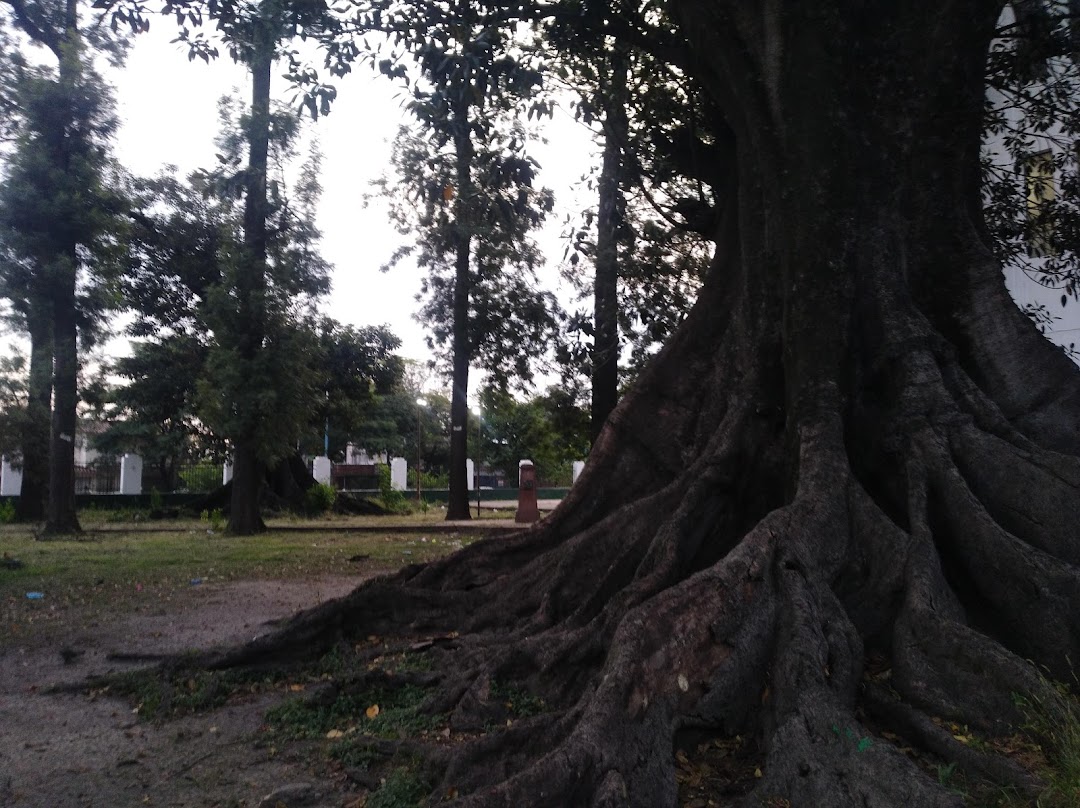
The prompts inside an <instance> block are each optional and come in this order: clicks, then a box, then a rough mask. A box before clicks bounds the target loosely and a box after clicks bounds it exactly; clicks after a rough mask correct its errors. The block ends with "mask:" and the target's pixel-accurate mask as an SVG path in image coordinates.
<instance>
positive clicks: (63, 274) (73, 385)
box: [44, 0, 81, 535]
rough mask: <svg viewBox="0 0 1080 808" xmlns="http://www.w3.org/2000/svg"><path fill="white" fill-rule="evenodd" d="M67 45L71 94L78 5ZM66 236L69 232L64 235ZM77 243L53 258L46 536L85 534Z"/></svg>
mask: <svg viewBox="0 0 1080 808" xmlns="http://www.w3.org/2000/svg"><path fill="white" fill-rule="evenodd" d="M63 14H64V17H63V27H62V29H61V30H62V32H63V33H62V36H61V41H62V43H63V44H62V45H61V46H59V47H57V48H56V49H55V50H54V53H55V55H56V57H57V59H58V60H59V67H58V73H59V83H60V85H61V86H62V87H65V88H71V87H72V86H73V85H74V83H75V81H76V74H77V72H78V71H79V70H80V66H79V63H78V62H77V60H76V55H75V54H74V53H68V52H66V49H68V48H75V47H76V45H77V43H78V41H79V34H78V31H79V16H78V8H77V5H76V3H75V2H74V0H67V2H66V3H65V4H64V7H63ZM71 103H72V102H69V103H68V105H67V108H66V109H63V110H61V111H60V116H59V117H60V123H58V124H57V126H56V128H55V130H53V131H51V132H50V133H49V134H48V136H47V137H48V139H49V142H50V144H51V148H52V149H53V155H51V157H52V165H53V166H54V167H55V168H56V169H57V170H59V171H60V172H62V173H63V174H65V175H66V174H68V173H70V172H71V171H72V169H73V165H72V163H73V160H74V159H75V158H74V156H73V155H72V153H71V148H72V144H71V142H70V139H71V138H72V135H71V134H70V133H69V132H68V128H69V127H71V126H72V125H73V122H74V120H75V113H74V110H73V109H71V106H70V104H71ZM60 232H61V233H63V232H64V231H63V230H61V231H60ZM77 239H78V237H77V236H76V235H75V234H73V233H65V234H64V235H63V236H61V237H60V238H58V239H57V244H56V247H57V248H58V249H57V252H56V253H55V254H53V255H51V256H50V257H49V258H50V259H51V260H50V264H51V266H49V267H48V271H49V272H50V273H51V275H52V277H53V283H52V287H53V288H52V290H51V291H52V348H53V359H52V373H53V376H52V421H51V427H50V434H49V489H48V499H47V502H46V506H45V531H44V532H45V534H47V535H64V534H68V533H78V532H79V531H80V529H81V528H80V526H79V520H78V517H77V516H76V515H75V429H76V425H77V423H78V415H77V413H76V408H77V407H78V405H79V393H78V379H79V328H78V319H77V315H76V309H77V305H76V298H75V289H76V278H77V275H78V269H79V263H80V262H79V254H78V246H79V245H78V240H77Z"/></svg>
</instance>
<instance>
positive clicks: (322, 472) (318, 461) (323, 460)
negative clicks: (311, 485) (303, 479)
mask: <svg viewBox="0 0 1080 808" xmlns="http://www.w3.org/2000/svg"><path fill="white" fill-rule="evenodd" d="M311 476H312V477H314V478H315V482H317V483H326V484H327V485H329V484H330V480H331V479H332V478H333V476H334V467H333V464H331V462H330V458H329V457H325V456H323V457H316V458H315V459H314V460H313V461H312V462H311Z"/></svg>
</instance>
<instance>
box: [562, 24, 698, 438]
mask: <svg viewBox="0 0 1080 808" xmlns="http://www.w3.org/2000/svg"><path fill="white" fill-rule="evenodd" d="M544 31H545V37H546V39H547V41H548V43H549V45H550V47H551V48H552V50H553V51H554V52H555V54H556V55H555V57H554V59H553V61H552V67H551V70H552V72H554V74H555V75H556V76H558V77H559V78H560V79H561V80H562V81H563V82H564V83H566V84H568V85H569V88H570V90H571V92H573V93H574V94H575V95H577V96H578V98H577V99H576V101H575V104H574V107H575V114H576V116H577V118H578V119H579V120H580V121H581V122H582V123H583V124H585V125H588V126H590V127H591V128H592V129H593V130H594V132H595V133H596V137H597V139H598V141H599V142H600V144H601V160H600V165H599V166H598V167H597V168H595V169H594V170H593V171H592V172H591V173H590V174H589V175H586V177H584V178H583V180H584V181H586V183H587V187H588V188H589V189H591V190H593V191H595V193H596V206H595V207H593V208H589V209H586V210H585V211H583V212H582V214H581V215H580V216H578V217H569V218H568V219H567V222H566V224H567V226H568V231H567V236H568V237H569V239H570V244H569V245H568V249H567V255H566V260H565V261H564V265H563V274H564V276H565V277H566V278H567V279H568V280H569V281H570V282H571V284H572V285H573V286H574V287H575V288H576V289H577V290H578V292H579V294H580V296H581V297H582V298H583V299H584V298H588V299H589V301H590V307H589V309H587V310H579V311H575V312H573V313H572V315H571V316H570V317H569V318H568V320H567V329H566V331H567V337H568V339H567V340H566V341H565V342H564V343H563V345H562V346H561V350H560V360H561V363H562V364H563V366H564V373H569V374H571V375H573V374H578V373H583V374H584V375H586V376H588V377H589V379H590V383H591V398H592V401H591V419H592V434H593V438H594V439H595V437H596V436H597V435H598V434H599V431H600V428H601V427H602V425H603V423H604V421H605V420H606V419H607V416H608V414H610V412H611V411H612V409H613V408H614V407H615V404H616V403H617V402H618V398H619V390H620V387H624V386H625V385H626V384H627V382H628V381H629V380H630V379H631V378H632V376H633V375H635V374H636V372H637V370H638V369H640V367H641V366H642V364H643V363H644V361H645V360H646V359H647V358H648V357H649V356H651V355H652V354H653V353H655V351H656V350H657V348H658V347H659V346H660V345H661V344H663V342H664V341H665V340H666V339H667V337H668V335H669V334H671V333H672V332H673V331H674V329H675V328H676V326H677V325H678V324H679V323H680V322H681V321H682V320H683V318H685V316H686V314H687V312H688V311H689V309H690V306H691V304H692V303H693V300H694V298H695V296H696V291H697V288H698V286H699V285H700V280H701V275H702V273H703V272H704V271H705V267H706V266H707V265H708V261H709V256H710V251H711V247H710V244H709V241H708V237H707V236H706V235H705V234H706V233H707V232H708V228H709V222H710V216H711V209H712V205H713V200H712V187H711V185H712V184H711V181H712V179H713V178H712V177H711V176H710V177H707V178H706V177H705V172H704V170H703V167H704V166H706V165H708V164H709V161H710V160H712V159H713V158H714V156H715V155H713V154H712V149H711V148H710V147H709V145H708V143H707V141H708V139H709V137H710V136H709V135H707V134H702V133H703V132H707V131H708V127H707V126H705V125H704V122H703V121H701V120H700V119H701V116H702V111H701V108H702V106H703V105H702V103H701V100H700V99H699V98H697V97H695V91H694V90H693V87H692V84H691V83H690V82H689V80H688V79H687V77H686V76H684V75H682V74H681V73H680V71H678V70H676V69H673V67H672V66H671V65H669V64H666V63H664V62H663V61H662V60H660V59H657V58H656V57H655V56H654V55H652V54H650V53H649V52H648V51H647V50H642V49H639V48H634V47H632V45H631V44H630V43H629V42H627V41H619V40H618V39H616V38H615V37H614V36H613V35H612V34H611V33H609V32H607V30H606V29H605V28H603V27H597V28H596V29H594V30H592V31H590V32H585V33H583V32H582V31H581V29H580V27H579V26H578V25H576V23H575V22H574V21H573V20H569V19H568V18H564V17H561V16H558V15H556V16H554V17H553V18H552V19H551V20H550V21H549V22H548V24H547V25H546V26H545V28H544ZM676 163H681V164H685V165H680V166H679V170H676V165H675V164H676ZM688 167H692V168H693V172H692V176H693V173H695V172H696V174H697V178H696V179H688V178H687V176H686V173H685V169H686V168H688ZM627 348H628V349H629V352H628V354H629V360H630V362H629V366H628V367H626V368H624V369H623V370H622V371H621V372H620V368H619V363H620V359H621V358H622V357H623V355H624V350H625V349H627Z"/></svg>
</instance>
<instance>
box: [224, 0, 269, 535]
mask: <svg viewBox="0 0 1080 808" xmlns="http://www.w3.org/2000/svg"><path fill="white" fill-rule="evenodd" d="M268 6H269V4H267V3H264V4H263V9H262V13H261V14H260V16H258V17H257V18H256V19H255V21H254V25H253V28H254V31H255V41H254V43H253V44H252V56H251V64H250V70H251V120H250V122H249V124H248V126H249V129H248V165H247V176H246V182H245V185H246V187H245V195H244V249H243V256H242V261H243V266H242V269H241V272H240V273H239V276H238V282H237V298H238V302H239V307H240V310H239V316H238V320H239V327H240V329H241V330H240V333H239V334H238V336H237V349H238V353H239V355H240V358H241V359H242V360H243V361H244V362H245V363H246V366H247V367H252V365H253V363H254V360H255V359H256V357H257V356H258V355H259V354H260V353H261V352H262V351H263V350H264V346H263V340H264V338H265V335H266V326H265V323H266V305H265V303H266V301H265V299H266V246H267V233H266V219H267V206H268V202H267V198H266V191H267V163H268V159H269V152H270V73H271V68H272V67H273V63H274V45H275V43H276V41H277V37H276V31H275V24H274V21H273V17H272V15H271V14H270V13H269V10H268ZM257 431H258V425H256V424H251V425H250V426H249V427H248V428H247V429H246V430H245V431H244V432H243V433H241V434H239V435H236V436H235V438H234V441H233V443H234V446H235V456H234V462H233V479H232V483H233V485H232V504H231V507H230V509H229V532H230V533H235V534H236V535H239V536H247V535H251V534H253V533H260V532H262V531H264V530H266V525H265V523H264V522H263V520H262V516H261V514H260V510H259V495H260V492H261V490H262V484H263V478H264V476H265V464H264V463H263V462H262V460H261V459H260V447H259V446H258V440H257V437H256V434H257Z"/></svg>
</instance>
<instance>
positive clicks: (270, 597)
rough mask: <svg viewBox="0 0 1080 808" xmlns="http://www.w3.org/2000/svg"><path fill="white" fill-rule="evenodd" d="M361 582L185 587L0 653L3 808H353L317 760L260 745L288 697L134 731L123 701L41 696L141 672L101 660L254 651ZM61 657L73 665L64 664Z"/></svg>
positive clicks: (353, 800) (350, 793)
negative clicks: (235, 648) (270, 714)
mask: <svg viewBox="0 0 1080 808" xmlns="http://www.w3.org/2000/svg"><path fill="white" fill-rule="evenodd" d="M363 578H364V576H361V575H354V576H335V577H323V578H319V579H315V580H306V581H305V580H287V581H274V580H271V581H265V580H263V581H253V580H247V581H236V582H222V583H211V584H206V585H203V586H197V587H196V586H193V587H192V588H191V591H190V592H189V593H187V594H185V595H184V596H183V597H178V598H173V599H171V600H170V601H169V602H168V603H167V604H162V605H160V606H158V605H156V604H153V603H149V604H148V605H147V606H146V607H145V608H142V609H139V610H136V611H125V612H123V613H113V614H110V613H108V612H106V613H105V614H104V615H100V614H99V615H96V616H95V617H94V619H93V620H92V621H91V622H90V623H89V624H88V625H80V626H78V627H70V628H67V629H62V630H61V631H59V632H49V633H46V634H44V635H33V636H27V637H24V638H22V639H18V638H16V639H15V640H14V641H11V640H5V643H4V645H3V647H0V806H3V807H4V808H8V806H11V807H12V808H30V807H31V806H41V808H68V806H71V808H76V807H78V808H91V807H93V808H122V807H123V806H146V805H152V806H221V807H222V808H225V807H226V806H235V807H238V806H267V807H268V806H273V808H277V806H278V805H279V804H281V805H286V806H288V807H289V808H291V807H292V806H294V805H305V806H319V807H320V808H322V807H325V808H330V806H333V807H334V808H338V807H339V806H348V805H354V804H362V801H359V802H358V798H359V796H360V795H359V794H358V793H355V791H354V789H352V788H351V787H350V785H349V783H347V782H346V781H345V780H344V778H335V777H334V776H333V773H332V772H327V771H326V770H325V769H324V768H322V767H323V764H321V763H320V762H319V761H318V759H317V758H315V757H313V756H310V755H305V754H304V753H303V752H302V751H298V750H297V749H295V748H290V749H282V750H278V749H276V748H275V747H274V746H273V744H271V743H269V742H268V741H267V740H266V738H265V737H262V738H261V737H260V734H261V733H260V727H261V725H262V721H263V714H264V712H265V710H266V708H267V707H268V706H270V705H272V704H274V703H276V702H278V701H280V700H281V698H283V697H284V696H285V694H281V695H280V696H278V695H273V694H271V695H266V694H263V695H260V696H257V697H254V696H253V697H252V698H251V700H249V701H244V702H242V703H238V704H237V703H230V704H229V705H228V706H226V707H223V708H221V709H218V710H215V711H213V712H210V713H204V714H197V715H193V716H189V717H185V718H183V719H178V720H174V721H169V722H166V723H163V724H150V723H146V722H142V721H140V720H139V719H138V716H137V715H135V714H133V712H132V706H131V704H130V703H128V702H126V701H122V700H118V699H114V698H108V697H104V696H91V695H86V694H82V693H48V692H46V691H47V690H48V688H49V687H50V686H52V685H55V684H61V683H72V682H81V681H83V680H84V679H86V677H88V676H91V675H97V674H104V673H107V672H115V671H121V670H126V669H132V668H134V667H136V665H134V664H129V663H123V662H118V661H116V660H114V659H109V654H110V653H114V652H121V653H129V654H130V653H145V654H165V653H175V652H182V651H186V650H190V649H206V648H210V647H213V646H216V645H225V644H232V643H236V642H238V641H243V640H247V639H250V638H251V637H253V636H255V635H258V634H261V633H264V632H266V631H267V630H269V628H270V624H271V623H272V622H273V621H275V620H279V619H281V618H283V617H286V616H288V615H291V614H292V613H294V612H295V611H297V610H298V609H301V608H306V607H308V606H313V605H315V604H317V603H319V602H321V601H324V600H326V599H328V598H332V597H338V596H341V595H344V594H345V593H347V592H348V591H350V590H351V589H352V588H353V587H354V586H356V585H357V584H358V583H359V582H360V581H361V580H363ZM72 625H75V624H74V623H73V624H72ZM62 651H66V652H68V653H67V657H68V660H67V661H65V657H64V655H63V654H62V653H61V652H62ZM262 734H263V735H265V733H262ZM308 786H310V787H308ZM281 789H284V790H281ZM275 792H276V793H275ZM271 794H274V796H273V797H272V798H269V799H268V795H271Z"/></svg>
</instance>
